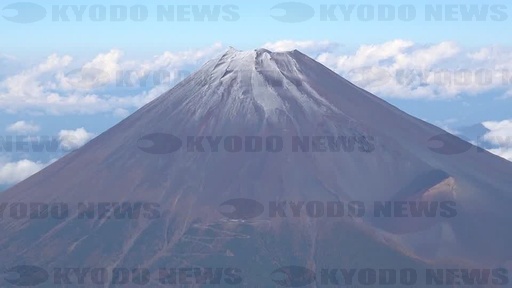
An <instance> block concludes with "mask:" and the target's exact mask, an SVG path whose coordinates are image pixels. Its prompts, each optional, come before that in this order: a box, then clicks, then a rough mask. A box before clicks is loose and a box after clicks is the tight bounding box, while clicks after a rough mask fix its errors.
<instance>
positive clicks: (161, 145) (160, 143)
mask: <svg viewBox="0 0 512 288" xmlns="http://www.w3.org/2000/svg"><path fill="white" fill-rule="evenodd" d="M182 145H183V143H182V141H181V139H180V138H178V137H176V136H174V135H172V134H166V133H153V134H148V135H145V136H142V137H141V138H140V139H139V140H138V141H137V147H138V148H139V149H140V150H142V151H144V152H146V153H149V154H155V155H162V154H171V153H174V152H176V151H178V150H179V149H180V148H181V146H182Z"/></svg>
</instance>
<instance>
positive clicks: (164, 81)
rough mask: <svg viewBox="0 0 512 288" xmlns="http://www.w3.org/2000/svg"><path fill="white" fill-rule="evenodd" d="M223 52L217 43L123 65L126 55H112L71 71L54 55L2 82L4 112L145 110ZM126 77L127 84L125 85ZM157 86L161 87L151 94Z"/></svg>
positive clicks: (68, 63)
mask: <svg viewBox="0 0 512 288" xmlns="http://www.w3.org/2000/svg"><path fill="white" fill-rule="evenodd" d="M223 49H224V48H222V44H220V43H215V44H214V45H212V46H210V47H205V48H203V49H196V50H188V51H180V52H164V53H163V54H161V55H158V56H155V57H153V58H151V59H148V60H137V61H136V60H124V59H123V57H124V56H123V52H122V51H120V50H116V49H113V50H111V51H109V52H107V53H102V54H99V55H97V56H96V57H94V58H93V59H92V60H90V61H88V62H86V63H84V64H82V65H79V66H78V68H75V69H71V68H70V66H71V64H72V63H73V58H72V57H70V56H58V55H51V56H50V57H48V58H47V59H46V60H45V61H43V62H42V63H40V64H38V65H35V66H34V67H33V68H30V69H27V70H24V71H22V72H20V73H18V74H16V75H12V76H10V77H7V78H6V79H5V80H3V81H0V109H3V110H5V111H7V112H11V113H16V112H18V111H26V112H29V113H38V112H40V111H43V112H45V113H48V114H56V115H61V114H76V113H79V114H95V113H104V112H110V113H115V114H119V111H122V110H129V109H133V108H140V107H141V106H143V105H144V104H146V103H147V102H149V101H150V100H152V99H154V97H156V96H159V95H156V96H153V94H152V93H154V91H163V92H165V91H167V90H168V89H170V88H171V87H172V85H174V84H176V82H177V81H178V80H181V78H182V76H183V74H186V73H183V71H184V70H186V69H189V66H191V65H192V66H194V67H196V66H198V65H200V64H202V63H203V62H206V61H207V60H209V59H211V58H212V57H214V56H216V55H217V54H218V53H220V52H221V51H222V50H223ZM73 65H75V67H76V64H73ZM189 74H190V73H189ZM119 75H127V76H125V77H121V76H119ZM126 77H128V80H127V81H128V83H126V82H122V81H120V80H123V79H124V80H126ZM118 82H120V83H118ZM158 86H161V87H160V88H158V89H157V90H154V91H153V92H151V91H152V90H153V89H154V88H156V87H158ZM119 109H122V110H119Z"/></svg>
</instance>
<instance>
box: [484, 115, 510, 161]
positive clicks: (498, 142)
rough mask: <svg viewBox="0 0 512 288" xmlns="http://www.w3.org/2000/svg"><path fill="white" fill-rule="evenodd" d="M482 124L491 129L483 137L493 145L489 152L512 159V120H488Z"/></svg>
mask: <svg viewBox="0 0 512 288" xmlns="http://www.w3.org/2000/svg"><path fill="white" fill-rule="evenodd" d="M482 125H483V126H484V127H485V128H487V129H489V132H487V133H486V134H485V135H483V137H482V140H484V141H486V142H487V143H489V144H490V145H491V146H492V147H493V148H491V149H488V150H489V152H491V153H493V154H496V155H498V156H500V157H502V158H505V159H507V160H510V161H512V120H503V121H487V122H483V123H482Z"/></svg>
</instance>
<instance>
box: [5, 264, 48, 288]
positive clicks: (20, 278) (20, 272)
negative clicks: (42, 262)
mask: <svg viewBox="0 0 512 288" xmlns="http://www.w3.org/2000/svg"><path fill="white" fill-rule="evenodd" d="M5 274H8V275H7V276H6V277H5V278H4V280H5V281H7V282H8V283H10V284H12V285H15V286H20V287H29V286H37V285H39V284H42V283H44V282H46V281H48V278H49V277H50V275H49V274H48V272H47V271H46V270H44V269H43V268H41V267H38V266H31V265H20V266H15V267H12V268H10V269H8V270H6V271H5ZM14 274H16V275H14ZM12 276H15V277H12Z"/></svg>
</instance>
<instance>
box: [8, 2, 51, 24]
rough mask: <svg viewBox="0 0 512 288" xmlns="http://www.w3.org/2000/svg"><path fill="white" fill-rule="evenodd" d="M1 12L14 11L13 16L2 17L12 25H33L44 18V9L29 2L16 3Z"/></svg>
mask: <svg viewBox="0 0 512 288" xmlns="http://www.w3.org/2000/svg"><path fill="white" fill-rule="evenodd" d="M2 10H4V11H5V10H14V11H16V15H14V16H2V17H4V19H5V20H7V21H11V22H14V23H21V24H27V23H34V22H37V21H41V20H43V19H44V18H45V17H46V9H45V8H44V7H43V6H41V5H38V4H35V3H30V2H18V3H12V4H9V5H7V6H5V7H4V8H3V9H2Z"/></svg>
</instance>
